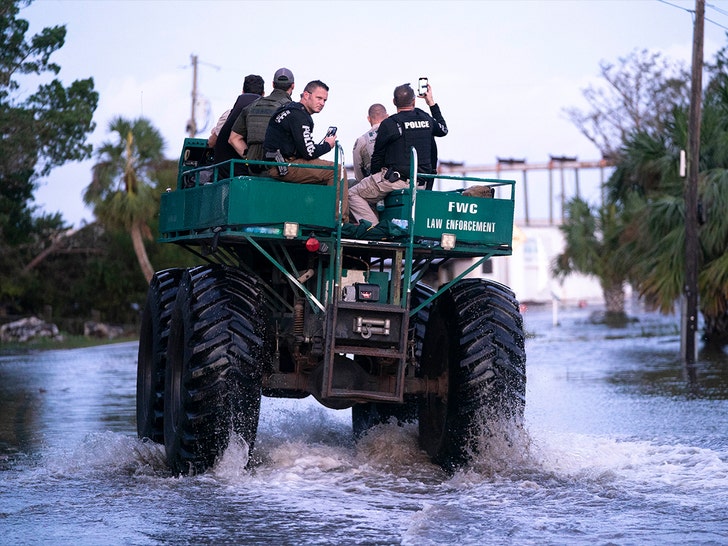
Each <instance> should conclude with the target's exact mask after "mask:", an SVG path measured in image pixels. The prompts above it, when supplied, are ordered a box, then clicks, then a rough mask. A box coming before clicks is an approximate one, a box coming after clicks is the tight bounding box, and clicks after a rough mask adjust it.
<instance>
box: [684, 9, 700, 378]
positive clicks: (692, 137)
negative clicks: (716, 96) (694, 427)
mask: <svg viewBox="0 0 728 546" xmlns="http://www.w3.org/2000/svg"><path fill="white" fill-rule="evenodd" d="M704 20H705V0H695V25H694V28H693V67H692V84H691V90H690V118H689V120H688V180H687V185H686V186H685V286H684V311H683V320H682V334H683V335H682V336H681V340H682V341H683V343H682V356H683V360H684V362H685V368H686V371H687V374H688V378H692V377H694V375H695V368H694V364H695V360H696V358H697V346H696V342H695V338H696V333H697V322H698V173H699V169H700V117H701V114H700V112H701V97H702V92H703V27H704Z"/></svg>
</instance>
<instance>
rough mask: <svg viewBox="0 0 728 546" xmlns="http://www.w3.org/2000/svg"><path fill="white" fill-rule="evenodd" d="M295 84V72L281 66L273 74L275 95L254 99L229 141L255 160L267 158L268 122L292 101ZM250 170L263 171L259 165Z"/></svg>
mask: <svg viewBox="0 0 728 546" xmlns="http://www.w3.org/2000/svg"><path fill="white" fill-rule="evenodd" d="M294 87H295V83H294V80H293V72H291V71H290V70H288V69H287V68H279V69H278V70H276V73H275V74H274V75H273V91H272V92H271V94H270V95H268V96H267V97H261V98H259V99H258V100H256V101H255V102H252V103H251V104H249V105H248V106H246V107H245V108H244V109H243V110H242V112H240V115H238V118H237V119H236V120H235V122H234V123H233V126H232V130H231V131H230V138H229V139H228V142H229V143H230V145H231V146H232V147H233V148H234V149H235V151H236V152H237V153H238V154H239V155H240V156H241V157H246V158H247V159H249V160H254V161H261V160H263V159H265V157H264V155H263V142H264V141H265V132H266V130H267V129H268V122H269V121H270V118H271V116H272V115H273V113H274V112H275V111H276V110H278V109H279V108H280V107H282V106H285V105H286V104H288V103H289V102H291V93H292V92H293V88H294ZM250 170H251V172H252V173H256V172H260V169H259V168H258V166H255V165H251V166H250Z"/></svg>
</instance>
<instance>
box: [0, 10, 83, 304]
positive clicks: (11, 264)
mask: <svg viewBox="0 0 728 546" xmlns="http://www.w3.org/2000/svg"><path fill="white" fill-rule="evenodd" d="M29 4H30V1H29V0H28V1H23V0H0V34H1V35H2V44H3V45H2V48H0V303H5V302H6V301H7V299H8V298H9V299H11V300H12V299H13V298H16V297H17V296H18V294H19V291H20V290H21V288H20V286H21V285H22V281H21V279H20V278H19V276H20V272H21V271H22V269H23V267H24V265H25V264H27V263H28V262H29V261H30V260H31V259H32V258H33V256H34V255H35V254H37V252H39V251H41V250H42V249H43V248H44V246H47V244H48V239H47V238H48V237H49V236H52V235H53V234H54V233H56V232H58V231H59V230H63V229H65V228H66V226H65V225H64V223H63V220H62V218H61V217H60V215H57V214H51V215H36V214H35V212H36V207H35V206H34V205H33V194H34V192H35V189H36V185H37V182H38V179H39V177H41V176H44V175H47V174H48V173H49V172H50V171H51V170H52V169H53V168H54V167H57V166H59V165H63V164H64V163H66V162H69V161H77V160H82V159H86V158H88V157H90V154H91V151H92V150H91V146H90V144H88V143H87V141H86V138H87V136H88V135H89V133H91V132H92V131H93V129H94V123H93V113H94V111H95V110H96V106H97V103H98V93H97V92H96V91H95V90H94V82H93V79H91V78H88V79H83V80H76V81H74V82H72V83H71V84H70V85H68V86H65V85H64V84H63V83H62V82H61V81H60V79H59V78H58V77H57V76H58V74H59V73H60V70H61V68H60V66H58V65H57V64H56V63H54V62H53V61H52V56H53V54H54V53H55V52H56V51H57V50H58V49H60V48H61V47H63V44H64V42H65V38H66V29H65V27H64V26H53V27H47V28H44V29H42V30H41V31H40V32H39V33H38V34H35V35H32V36H27V34H28V30H29V27H30V25H29V23H28V21H26V20H24V19H22V18H20V17H19V14H20V10H21V8H23V7H26V6H27V5H29ZM36 84H37V89H35V91H33V90H32V89H33V87H34V86H35V85H36ZM27 89H31V91H24V90H27Z"/></svg>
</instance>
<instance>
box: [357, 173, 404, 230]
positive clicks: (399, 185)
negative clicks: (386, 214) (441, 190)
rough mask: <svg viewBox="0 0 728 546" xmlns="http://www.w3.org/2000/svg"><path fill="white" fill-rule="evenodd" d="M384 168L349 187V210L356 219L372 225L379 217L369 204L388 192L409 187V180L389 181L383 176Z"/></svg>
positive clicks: (375, 223)
mask: <svg viewBox="0 0 728 546" xmlns="http://www.w3.org/2000/svg"><path fill="white" fill-rule="evenodd" d="M385 172H386V169H382V170H381V171H380V172H378V173H374V174H372V175H369V176H367V177H365V178H362V179H361V181H360V182H359V183H358V184H354V185H353V186H352V187H351V188H349V212H350V213H351V216H353V217H354V218H356V219H357V220H366V221H368V222H371V223H372V225H373V226H375V225H377V224H378V223H379V217H378V216H377V214H376V213H375V212H374V210H372V207H371V205H374V204H376V202H377V201H379V200H380V199H383V198H384V197H385V196H386V195H387V194H388V193H389V192H391V191H394V190H402V189H405V188H409V182H407V181H404V180H397V181H396V182H389V181H388V180H386V179H385V178H384V173H385Z"/></svg>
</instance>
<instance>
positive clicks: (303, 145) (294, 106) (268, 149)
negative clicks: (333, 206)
mask: <svg viewBox="0 0 728 546" xmlns="http://www.w3.org/2000/svg"><path fill="white" fill-rule="evenodd" d="M328 98H329V87H328V86H327V85H326V84H325V83H324V82H322V81H320V80H314V81H312V82H309V83H308V84H307V85H306V87H305V88H304V90H303V93H301V101H300V102H291V103H289V104H287V105H286V106H283V107H282V108H280V109H278V110H277V111H276V112H275V113H274V114H273V117H271V119H270V122H269V123H268V129H267V131H266V133H265V142H264V143H263V150H264V153H265V156H266V158H267V159H272V158H273V157H274V156H275V154H276V153H280V156H281V157H282V158H283V160H284V161H286V162H291V163H305V164H309V165H317V166H318V165H325V166H330V167H331V166H333V165H334V164H333V162H331V161H326V160H324V159H319V157H320V156H322V155H324V154H326V153H328V152H330V151H331V150H332V149H333V148H334V146H336V136H334V135H331V136H327V137H326V138H324V140H322V141H321V142H320V143H318V144H316V142H315V141H314V139H313V118H312V117H311V115H312V114H317V113H318V112H320V111H321V110H323V108H324V105H325V104H326V101H327V100H328ZM341 167H343V166H340V171H342V172H340V173H339V176H338V177H336V179H337V185H336V193H337V202H338V193H339V184H338V181H339V179H340V178H341V177H342V176H345V173H344V172H343V168H341ZM285 171H286V172H284V173H282V172H281V171H280V170H279V168H278V167H271V168H270V169H269V170H268V176H270V177H272V178H278V179H280V180H283V181H285V182H297V183H299V184H325V185H328V186H331V185H332V184H334V171H333V169H308V168H306V167H294V166H289V167H287V169H285ZM343 217H344V221H345V222H346V221H347V220H348V217H349V208H348V202H347V192H346V190H344V203H343Z"/></svg>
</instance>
